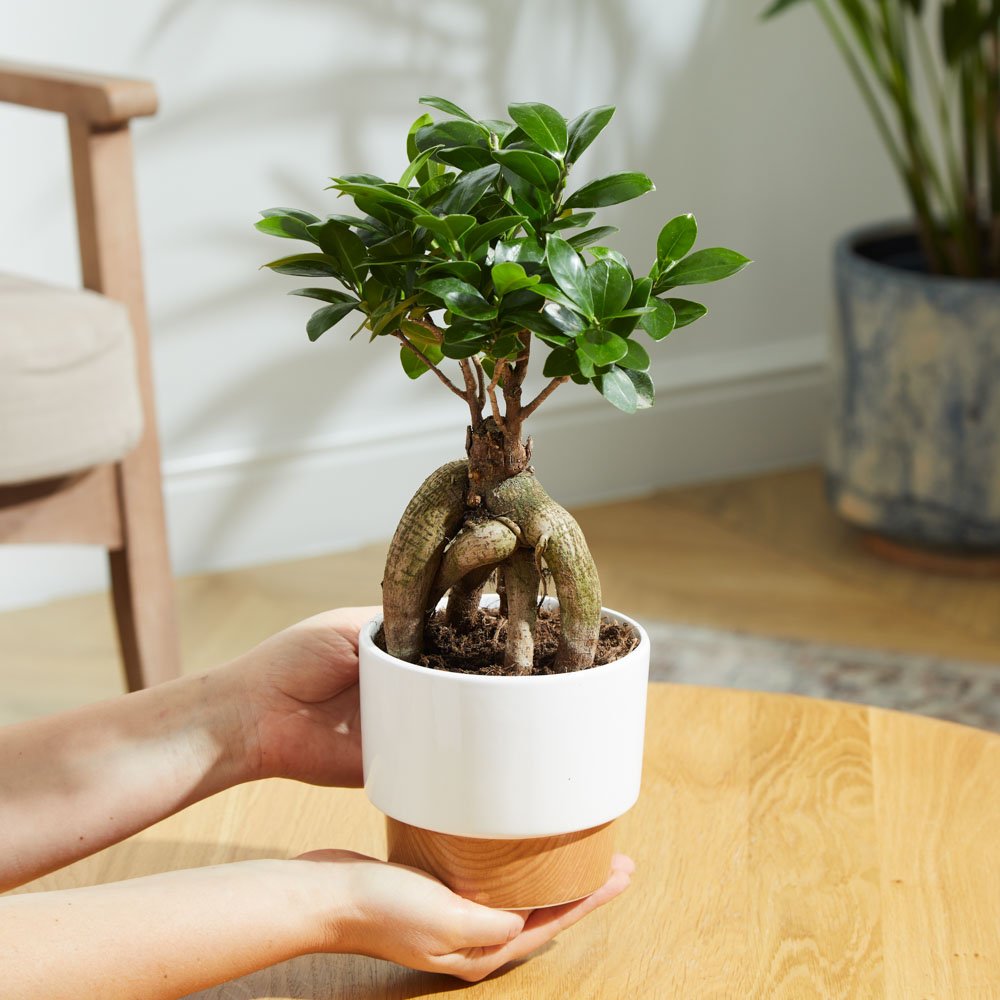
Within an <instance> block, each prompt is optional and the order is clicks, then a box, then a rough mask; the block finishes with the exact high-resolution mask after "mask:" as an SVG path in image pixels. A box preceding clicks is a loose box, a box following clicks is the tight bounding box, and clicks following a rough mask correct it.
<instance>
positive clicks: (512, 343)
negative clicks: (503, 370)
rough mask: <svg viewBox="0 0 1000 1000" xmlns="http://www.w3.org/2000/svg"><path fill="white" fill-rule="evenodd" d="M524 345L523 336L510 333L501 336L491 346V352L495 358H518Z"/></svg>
mask: <svg viewBox="0 0 1000 1000" xmlns="http://www.w3.org/2000/svg"><path fill="white" fill-rule="evenodd" d="M523 348H524V345H523V344H522V343H521V338H520V337H518V336H517V335H516V334H513V333H508V334H507V335H506V336H505V337H500V338H499V339H498V340H497V341H496V343H495V344H494V345H493V346H492V348H490V354H492V355H493V357H495V358H516V357H517V356H518V355H519V354H520V353H521V351H522V350H523Z"/></svg>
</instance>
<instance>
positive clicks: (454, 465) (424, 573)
mask: <svg viewBox="0 0 1000 1000" xmlns="http://www.w3.org/2000/svg"><path fill="white" fill-rule="evenodd" d="M467 490H468V463H467V462H465V461H460V462H449V463H448V464H447V465H442V466H441V468H439V469H437V470H435V471H434V472H432V473H431V474H430V475H429V476H428V477H427V479H426V480H424V482H423V484H422V485H421V487H420V489H418V490H417V492H416V494H415V495H414V497H413V499H412V500H411V501H410V502H409V504H407V507H406V510H405V511H404V512H403V516H402V517H401V518H400V521H399V526H398V527H397V528H396V533H395V534H394V535H393V538H392V542H391V543H390V545H389V556H388V558H387V560H386V567H385V578H384V579H383V580H382V604H383V608H384V614H385V644H386V650H387V651H388V652H389V653H390V654H391V655H392V656H398V657H399V658H400V659H401V660H408V661H410V662H415V661H416V660H417V659H418V658H419V656H420V653H421V650H422V648H423V630H424V609H425V608H426V607H427V598H428V595H429V594H430V590H431V586H432V584H433V582H434V578H435V576H436V574H437V572H438V567H439V565H440V563H441V555H442V553H443V552H444V548H445V544H446V543H447V540H448V538H449V537H450V536H451V535H453V534H454V532H455V530H456V528H457V527H458V525H459V523H460V522H461V520H462V517H463V515H464V514H465V494H466V492H467Z"/></svg>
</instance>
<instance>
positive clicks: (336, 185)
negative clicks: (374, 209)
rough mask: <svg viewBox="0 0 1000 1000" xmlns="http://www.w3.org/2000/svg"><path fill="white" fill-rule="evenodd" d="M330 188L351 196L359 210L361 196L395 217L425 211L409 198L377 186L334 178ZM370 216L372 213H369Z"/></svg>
mask: <svg viewBox="0 0 1000 1000" xmlns="http://www.w3.org/2000/svg"><path fill="white" fill-rule="evenodd" d="M330 187H331V188H333V189H334V190H335V191H339V192H341V194H346V195H350V196H351V197H352V198H354V201H355V204H357V205H358V207H359V208H361V206H360V204H358V200H357V199H358V197H359V196H360V197H362V198H365V199H368V200H370V201H373V202H375V204H377V205H381V206H383V207H384V208H386V209H387V210H388V211H390V212H392V213H394V214H395V215H403V216H405V217H406V218H412V217H413V216H414V215H420V214H421V213H422V211H423V209H421V207H420V206H419V205H418V204H416V203H415V202H412V201H410V200H409V198H404V197H402V196H401V195H398V194H394V193H393V192H392V191H387V190H386V189H385V188H384V187H379V186H378V185H377V184H356V183H354V182H353V181H348V180H345V179H343V178H339V179H338V178H334V182H333V184H331V185H330ZM368 214H371V213H370V212H369V213H368Z"/></svg>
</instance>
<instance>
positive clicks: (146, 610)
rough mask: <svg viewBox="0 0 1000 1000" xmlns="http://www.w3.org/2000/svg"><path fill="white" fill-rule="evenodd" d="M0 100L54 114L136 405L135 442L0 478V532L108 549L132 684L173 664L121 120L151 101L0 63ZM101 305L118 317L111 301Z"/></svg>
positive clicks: (144, 89)
mask: <svg viewBox="0 0 1000 1000" xmlns="http://www.w3.org/2000/svg"><path fill="white" fill-rule="evenodd" d="M0 101H4V102H8V103H13V104H19V105H24V106H26V107H31V108H39V109H42V110H45V111H54V112H58V113H61V114H63V115H65V116H66V119H67V123H68V125H69V142H70V151H71V159H72V168H73V188H74V193H75V200H76V223H77V233H78V237H79V244H80V259H81V265H82V267H81V270H82V275H83V284H84V286H85V288H87V289H91V290H92V291H94V292H98V293H100V294H101V295H102V296H105V297H106V298H107V299H110V300H116V301H117V302H119V303H122V304H123V305H124V306H125V307H126V309H127V319H128V321H129V322H130V325H131V333H132V335H133V337H132V340H133V348H134V356H135V364H134V369H135V372H134V374H135V379H136V381H137V383H138V389H137V392H138V400H140V401H141V413H142V420H141V421H140V420H139V418H138V409H139V403H138V402H136V405H135V410H136V421H135V435H134V436H138V444H137V445H135V446H134V447H132V448H131V450H129V451H127V452H126V453H124V454H122V455H120V456H115V457H114V460H110V461H104V462H102V463H101V464H97V465H94V466H93V467H90V468H82V469H80V468H76V469H68V470H65V472H64V471H63V470H60V473H61V474H59V475H48V476H46V477H45V478H41V479H32V481H29V482H15V483H10V482H8V483H7V484H6V485H0V542H2V543H39V542H45V543H60V544H64V543H83V544H90V545H100V546H103V547H104V548H105V549H107V550H108V554H109V560H110V567H111V582H112V590H113V598H114V611H115V617H116V619H117V627H118V639H119V644H120V649H121V655H122V660H123V663H124V669H125V677H126V681H127V684H128V687H129V689H130V690H135V689H137V688H140V687H145V686H148V685H150V684H155V683H158V682H160V681H164V680H167V679H169V678H171V677H175V676H177V674H178V673H179V651H178V641H177V628H176V618H175V609H174V595H173V580H172V577H171V572H170V561H169V555H168V551H167V540H166V528H165V522H164V512H163V495H162V486H161V480H160V455H159V443H158V440H157V433H156V417H155V412H154V408H153V385H152V376H151V371H150V349H149V330H148V322H147V317H146V306H145V301H144V294H143V284H142V273H141V263H140V247H139V230H138V219H137V214H136V204H135V190H134V180H133V168H132V136H131V133H130V129H129V122H130V120H131V119H132V118H135V117H139V116H144V115H151V114H153V113H154V112H155V111H156V104H157V101H156V92H155V90H154V89H153V86H152V84H150V83H148V82H145V81H139V80H126V79H119V78H112V77H103V76H92V75H86V74H80V73H71V72H65V71H62V70H50V69H41V68H38V67H34V66H24V65H18V64H12V63H7V62H0ZM35 287H36V288H37V287H44V286H37V285H36V286H35ZM53 291H56V292H58V290H53ZM65 294H66V295H68V296H72V295H78V296H80V297H81V298H84V297H85V298H86V299H87V301H89V302H91V303H92V304H93V303H96V304H97V305H98V306H100V305H101V304H102V303H101V302H100V301H98V300H96V299H94V297H93V296H87V293H83V292H69V291H66V292H65ZM103 305H104V306H105V307H107V308H108V309H111V310H113V311H117V313H118V315H119V316H120V318H121V322H122V323H123V324H125V322H126V320H125V316H124V315H123V314H122V310H121V308H120V307H118V306H111V305H109V304H108V303H107V302H104V303H103ZM3 319H4V317H3V315H2V314H0V323H2V322H3ZM125 341H126V342H127V341H128V337H127V333H126V335H125ZM0 361H2V359H0ZM132 367H133V366H132V364H131V362H128V364H127V366H126V369H131V368H132ZM129 374H131V372H130V373H129ZM130 391H135V390H133V389H131V388H130ZM140 425H141V430H140ZM0 431H2V428H0Z"/></svg>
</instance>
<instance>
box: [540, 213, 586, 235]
mask: <svg viewBox="0 0 1000 1000" xmlns="http://www.w3.org/2000/svg"><path fill="white" fill-rule="evenodd" d="M596 214H597V213H596V212H571V213H570V214H569V215H564V216H562V217H561V218H559V219H556V220H555V221H553V222H550V223H548V224H547V225H546V226H545V227H544V229H545V232H547V233H554V232H557V231H558V230H561V229H575V228H576V227H577V226H585V225H586V224H587V223H588V222H590V220H591V219H592V218H593V217H594V216H595V215H596Z"/></svg>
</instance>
